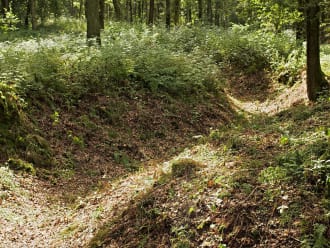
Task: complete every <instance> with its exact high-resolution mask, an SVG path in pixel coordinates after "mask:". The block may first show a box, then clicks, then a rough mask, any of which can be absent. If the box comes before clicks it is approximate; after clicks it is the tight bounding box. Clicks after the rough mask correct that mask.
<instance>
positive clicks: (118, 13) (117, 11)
mask: <svg viewBox="0 0 330 248" xmlns="http://www.w3.org/2000/svg"><path fill="white" fill-rule="evenodd" d="M112 3H113V8H114V10H115V19H116V21H120V19H121V10H120V4H119V0H112Z"/></svg>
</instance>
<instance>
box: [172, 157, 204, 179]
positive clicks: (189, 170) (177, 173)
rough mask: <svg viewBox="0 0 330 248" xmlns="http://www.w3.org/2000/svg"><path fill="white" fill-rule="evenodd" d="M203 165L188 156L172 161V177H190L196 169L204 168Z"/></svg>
mask: <svg viewBox="0 0 330 248" xmlns="http://www.w3.org/2000/svg"><path fill="white" fill-rule="evenodd" d="M204 167H205V165H204V164H202V163H200V162H198V161H195V160H193V159H189V158H183V159H179V160H177V161H174V162H173V163H172V175H173V177H183V176H185V177H188V178H189V177H191V176H192V175H193V174H194V173H195V172H196V171H197V170H200V169H201V168H204Z"/></svg>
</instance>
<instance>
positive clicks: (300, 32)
mask: <svg viewBox="0 0 330 248" xmlns="http://www.w3.org/2000/svg"><path fill="white" fill-rule="evenodd" d="M298 11H299V12H300V13H301V15H304V14H305V13H304V12H305V11H304V2H303V0H298ZM304 23H305V21H304V20H302V21H299V22H297V23H296V40H297V41H302V40H304V38H305V37H304Z"/></svg>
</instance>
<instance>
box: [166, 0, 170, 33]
mask: <svg viewBox="0 0 330 248" xmlns="http://www.w3.org/2000/svg"><path fill="white" fill-rule="evenodd" d="M165 25H166V28H168V29H170V28H171V0H166V1H165Z"/></svg>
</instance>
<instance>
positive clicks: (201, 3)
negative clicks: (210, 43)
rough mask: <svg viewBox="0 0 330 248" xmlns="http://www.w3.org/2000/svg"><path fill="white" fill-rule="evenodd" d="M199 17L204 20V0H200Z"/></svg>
mask: <svg viewBox="0 0 330 248" xmlns="http://www.w3.org/2000/svg"><path fill="white" fill-rule="evenodd" d="M198 19H199V21H200V22H202V21H203V0H198Z"/></svg>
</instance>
